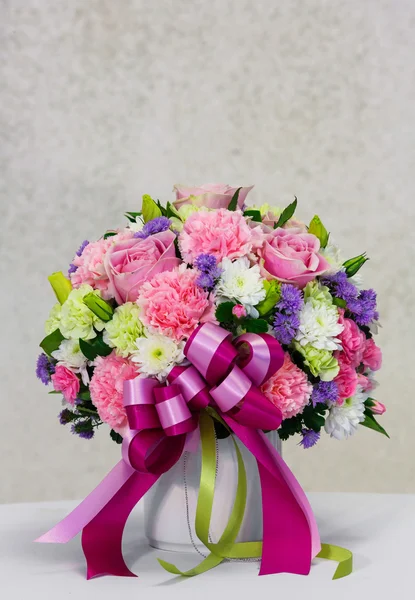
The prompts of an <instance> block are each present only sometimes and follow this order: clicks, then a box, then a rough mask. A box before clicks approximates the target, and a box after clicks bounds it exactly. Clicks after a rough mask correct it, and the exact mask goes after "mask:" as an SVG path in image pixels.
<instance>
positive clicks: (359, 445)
mask: <svg viewBox="0 0 415 600" xmlns="http://www.w3.org/2000/svg"><path fill="white" fill-rule="evenodd" d="M0 6H1V14H2V19H1V21H2V23H1V25H0V28H1V39H2V43H1V46H2V52H1V81H2V84H1V90H0V106H1V149H0V153H1V187H0V190H1V214H0V217H1V218H0V223H1V230H2V235H1V236H0V244H1V256H2V260H1V261H0V276H1V308H0V314H1V328H0V331H1V333H2V343H1V356H2V358H1V361H0V369H1V373H0V385H1V413H0V423H1V430H0V432H1V433H0V457H1V458H0V473H1V477H0V501H1V502H14V501H32V500H33V501H34V500H43V499H60V498H80V497H82V496H84V495H85V494H87V493H88V492H89V491H90V490H91V489H92V488H93V487H95V485H96V484H97V483H98V482H99V481H100V480H101V478H102V476H103V475H104V474H105V473H106V472H107V471H109V470H110V468H111V467H112V466H113V464H114V463H115V462H116V461H117V460H118V459H119V447H118V446H116V445H115V444H114V443H113V442H112V441H111V440H110V438H109V436H108V435H106V431H104V430H101V431H100V432H99V435H98V436H97V437H96V439H95V440H94V441H91V442H90V441H86V440H80V439H79V438H78V437H75V436H73V435H71V434H70V432H69V431H68V430H67V429H64V428H63V427H62V426H61V425H60V424H59V423H58V420H57V414H58V413H59V411H60V402H59V401H58V400H57V398H56V397H55V396H48V394H47V390H46V388H44V387H43V386H42V384H41V383H40V382H38V381H37V380H36V378H35V362H36V358H37V355H38V343H39V340H40V339H41V338H42V337H43V323H44V320H45V318H46V317H47V315H48V312H49V310H50V308H51V306H52V304H53V303H54V296H53V293H52V290H51V289H50V287H49V284H48V282H47V276H48V275H49V274H50V273H51V272H52V271H56V270H61V269H62V270H63V271H66V269H67V266H68V263H69V262H70V261H71V259H72V257H73V255H74V252H75V250H76V249H77V248H78V246H79V244H80V243H81V242H82V240H83V239H85V238H87V239H97V238H98V237H99V236H100V235H101V234H102V233H103V232H104V231H105V230H106V229H107V228H109V227H114V226H117V225H121V224H122V223H123V222H124V220H123V213H124V211H125V210H137V209H139V208H140V205H141V196H142V194H143V193H149V194H151V195H152V196H153V197H158V198H160V199H162V200H163V201H167V200H169V199H172V198H173V194H172V186H173V184H174V183H179V182H180V183H189V184H200V183H205V182H212V181H213V182H224V183H229V184H232V185H238V186H239V185H249V184H253V183H254V184H255V188H254V190H253V192H252V193H251V194H250V196H249V199H250V201H251V202H255V203H257V204H258V203H263V202H270V203H272V204H276V205H280V206H284V205H286V204H288V203H289V202H290V201H291V200H292V199H293V196H294V194H295V195H296V196H297V197H298V200H299V209H298V216H299V217H300V218H301V217H303V218H304V220H307V219H309V218H311V217H312V216H313V214H315V213H318V214H319V215H320V216H321V217H322V218H323V220H324V223H325V225H326V227H327V228H328V229H329V230H330V231H331V232H332V235H333V239H334V240H335V241H336V242H337V243H338V244H339V245H340V246H342V248H343V250H344V254H345V256H346V257H351V256H355V255H356V254H359V253H361V252H363V251H366V252H367V253H368V255H369V256H370V258H371V260H370V262H369V263H367V265H365V267H364V277H365V283H366V285H367V287H374V288H375V289H377V290H378V293H379V304H380V313H381V322H382V325H383V328H382V330H381V333H380V337H379V339H378V341H379V343H380V345H381V346H382V348H383V353H384V367H383V369H382V371H381V372H380V373H379V375H378V377H377V379H378V381H379V383H380V387H379V389H378V393H377V398H378V399H379V400H380V401H381V402H383V403H385V404H386V405H387V408H388V411H387V413H386V414H385V415H384V416H383V417H381V422H382V425H384V426H385V427H386V429H387V430H388V431H389V433H390V436H391V439H390V440H388V439H386V438H384V437H383V436H380V435H379V434H376V433H374V432H372V431H370V430H368V429H364V428H362V429H361V431H360V432H359V433H358V434H357V435H356V436H355V437H354V438H352V439H349V440H348V441H345V442H338V441H336V440H331V439H329V438H328V437H327V436H325V437H323V439H322V441H321V442H320V443H319V444H318V445H317V446H316V448H313V449H312V450H308V451H305V450H303V449H302V448H300V447H298V446H297V445H296V441H291V442H288V443H285V444H284V455H285V458H286V460H287V462H288V464H289V465H290V466H291V467H292V468H293V470H294V472H295V474H296V475H297V477H298V479H299V480H300V482H301V483H302V484H303V486H304V487H305V489H306V490H317V491H320V490H322V491H324V490H331V491H373V492H415V461H414V456H415V436H414V425H413V424H415V397H414V386H415V376H414V373H415V368H414V367H413V362H414V361H413V355H412V354H413V348H414V341H413V340H414V335H415V328H414V320H415V311H414V307H413V298H414V292H415V290H414V274H413V264H414V258H415V254H414V246H415V236H414V225H415V222H414V221H415V199H414V192H415V181H414V171H415V144H414V142H415V139H414V137H415V136H414V133H415V103H414V97H415V61H414V56H415V4H414V3H413V2H411V0H365V1H364V2H361V1H360V0H348V1H345V0H335V1H329V0H308V1H307V2H306V1H301V0H285V1H284V2H278V1H277V0H255V2H254V1H252V0H250V1H243V0H209V2H207V1H206V0H175V1H167V0H154V1H153V2H148V1H146V0H129V1H127V0H126V1H123V2H114V1H112V0H88V1H85V0H70V2H68V1H67V0H1V1H0Z"/></svg>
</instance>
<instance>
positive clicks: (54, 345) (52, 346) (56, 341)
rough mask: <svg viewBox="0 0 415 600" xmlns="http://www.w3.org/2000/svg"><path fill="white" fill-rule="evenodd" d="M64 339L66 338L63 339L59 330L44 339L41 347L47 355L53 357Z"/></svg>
mask: <svg viewBox="0 0 415 600" xmlns="http://www.w3.org/2000/svg"><path fill="white" fill-rule="evenodd" d="M64 339H65V338H64V337H63V335H62V334H61V332H60V331H59V329H55V331H53V332H52V333H50V334H49V335H47V336H46V337H45V338H43V340H42V341H41V342H40V344H39V346H40V347H41V348H42V350H43V351H44V352H45V353H46V354H48V355H49V356H52V352H54V351H55V350H57V349H58V348H59V346H60V345H61V341H62V340H64Z"/></svg>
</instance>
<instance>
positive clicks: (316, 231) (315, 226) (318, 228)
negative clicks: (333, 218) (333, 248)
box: [308, 215, 329, 248]
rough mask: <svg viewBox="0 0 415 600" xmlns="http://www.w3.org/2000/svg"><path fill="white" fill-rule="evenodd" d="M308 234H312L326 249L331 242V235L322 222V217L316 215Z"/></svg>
mask: <svg viewBox="0 0 415 600" xmlns="http://www.w3.org/2000/svg"><path fill="white" fill-rule="evenodd" d="M308 233H312V234H313V235H315V236H316V237H317V238H318V239H319V240H320V246H321V247H322V248H325V247H326V246H327V242H328V241H329V233H328V231H327V229H326V228H325V227H324V225H323V223H322V222H321V220H320V217H318V216H317V215H314V217H313V218H312V219H311V222H310V225H309V226H308Z"/></svg>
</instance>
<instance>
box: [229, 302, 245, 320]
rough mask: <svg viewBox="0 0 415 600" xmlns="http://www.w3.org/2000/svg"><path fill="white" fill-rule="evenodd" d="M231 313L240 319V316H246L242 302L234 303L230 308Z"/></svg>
mask: <svg viewBox="0 0 415 600" xmlns="http://www.w3.org/2000/svg"><path fill="white" fill-rule="evenodd" d="M232 314H233V315H234V316H235V317H236V318H237V319H242V317H246V308H245V306H244V305H243V304H235V306H234V307H233V308H232Z"/></svg>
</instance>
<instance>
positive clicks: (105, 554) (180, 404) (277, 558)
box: [36, 323, 320, 579]
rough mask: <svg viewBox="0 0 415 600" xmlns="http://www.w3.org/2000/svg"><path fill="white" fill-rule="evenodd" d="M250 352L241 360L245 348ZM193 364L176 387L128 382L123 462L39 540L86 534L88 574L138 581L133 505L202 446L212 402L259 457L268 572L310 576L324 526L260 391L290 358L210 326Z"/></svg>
mask: <svg viewBox="0 0 415 600" xmlns="http://www.w3.org/2000/svg"><path fill="white" fill-rule="evenodd" d="M242 349H243V350H245V354H244V356H243V357H242V358H241V357H240V354H239V352H238V350H239V351H241V350H242ZM185 354H186V356H187V358H188V359H189V361H190V362H191V363H192V364H191V366H189V367H175V368H174V369H173V370H172V371H171V373H170V375H169V377H168V383H169V385H167V386H163V385H161V384H160V383H159V382H157V381H156V380H155V379H147V378H142V377H137V378H136V379H133V380H130V381H126V382H125V384H124V405H125V407H126V412H127V417H128V421H129V426H130V430H129V432H128V434H127V435H126V436H125V437H124V440H123V445H122V457H123V460H121V461H120V462H119V463H118V464H117V465H116V466H115V467H114V468H113V469H112V471H111V472H110V473H109V474H108V475H107V476H106V477H105V478H104V479H103V481H102V482H101V483H100V484H99V485H98V487H96V488H95V490H94V491H93V492H91V494H90V495H89V496H87V498H85V500H84V501H83V502H81V504H80V505H79V506H78V507H77V508H75V510H74V511H72V513H70V514H69V515H68V516H67V517H65V518H64V519H63V520H62V521H61V522H60V523H58V524H57V525H56V526H55V527H53V528H52V529H51V530H50V531H48V532H47V533H45V534H44V535H43V536H41V537H40V538H38V539H37V540H36V541H37V542H43V543H66V542H68V541H69V540H70V539H72V538H73V537H74V536H75V535H77V534H78V533H79V532H80V531H82V532H83V533H82V547H83V550H84V554H85V557H86V560H87V578H88V579H90V578H91V577H95V576H97V575H105V574H111V575H120V576H127V577H131V576H134V574H133V573H132V572H131V571H130V570H129V569H128V567H127V566H126V564H125V562H124V558H123V555H122V535H123V531H124V527H125V523H126V521H127V519H128V516H129V514H130V513H131V511H132V509H133V508H134V506H135V505H136V504H137V502H139V501H140V499H141V498H142V497H143V496H144V495H145V493H146V492H147V491H148V490H149V489H150V488H151V487H152V485H154V483H155V482H156V481H157V480H158V479H159V477H160V476H161V475H162V474H163V473H164V472H165V471H167V470H169V469H170V468H171V467H172V466H173V465H174V464H175V463H176V462H177V461H178V460H179V458H180V456H181V454H182V452H183V448H184V447H185V445H186V447H190V446H192V445H193V446H194V442H195V439H196V440H197V433H198V413H199V411H200V410H202V409H204V408H205V407H206V406H207V405H208V404H210V405H212V406H213V407H214V408H215V410H216V411H217V412H218V414H219V415H220V416H222V418H223V419H224V420H225V421H226V422H227V423H228V425H229V426H230V428H231V429H232V431H233V432H234V433H235V434H236V435H237V437H238V438H239V439H240V440H241V441H242V443H243V444H245V446H246V447H247V448H248V449H249V450H250V451H251V452H252V454H253V455H254V456H255V458H256V460H257V464H258V470H259V475H260V481H261V488H262V508H263V532H264V533H263V552H262V560H261V570H260V574H261V575H265V574H268V573H280V572H289V573H299V574H307V573H308V572H309V570H310V565H311V559H312V558H313V557H314V556H315V555H316V554H317V553H318V552H319V551H320V540H319V536H318V530H317V525H316V522H315V518H314V515H313V513H312V511H311V507H310V505H309V503H308V500H307V498H306V496H305V493H304V491H303V490H302V488H301V486H300V485H299V483H298V482H297V480H296V479H295V477H294V475H293V474H292V473H291V471H290V469H289V468H288V467H287V465H286V464H285V462H284V461H283V459H282V458H281V456H280V455H279V454H278V452H277V451H276V450H275V449H274V448H273V447H272V445H271V444H270V443H269V441H268V440H267V438H266V437H265V436H264V434H263V433H262V432H261V431H259V430H261V429H277V428H278V427H279V425H280V423H281V420H282V415H281V412H280V411H279V410H278V409H277V408H275V407H274V406H273V405H272V404H271V403H270V402H269V401H268V400H267V399H266V398H265V397H264V395H263V394H262V392H261V391H260V390H259V389H258V386H260V385H261V384H262V383H264V381H266V380H267V379H268V378H269V377H271V375H273V374H274V373H275V372H276V371H277V370H278V369H279V368H280V367H281V366H282V364H283V361H284V352H283V350H282V348H281V346H280V345H279V343H278V342H277V340H275V338H273V337H272V336H270V335H268V334H261V335H257V334H245V335H243V336H240V337H239V338H237V339H236V340H235V342H234V343H232V341H231V334H230V333H229V332H227V331H226V330H224V329H222V328H220V327H218V326H216V325H213V324H211V323H206V324H204V325H201V326H199V327H198V328H197V329H196V330H195V332H194V333H193V334H192V336H191V337H190V338H189V340H188V342H187V344H186V347H185Z"/></svg>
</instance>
